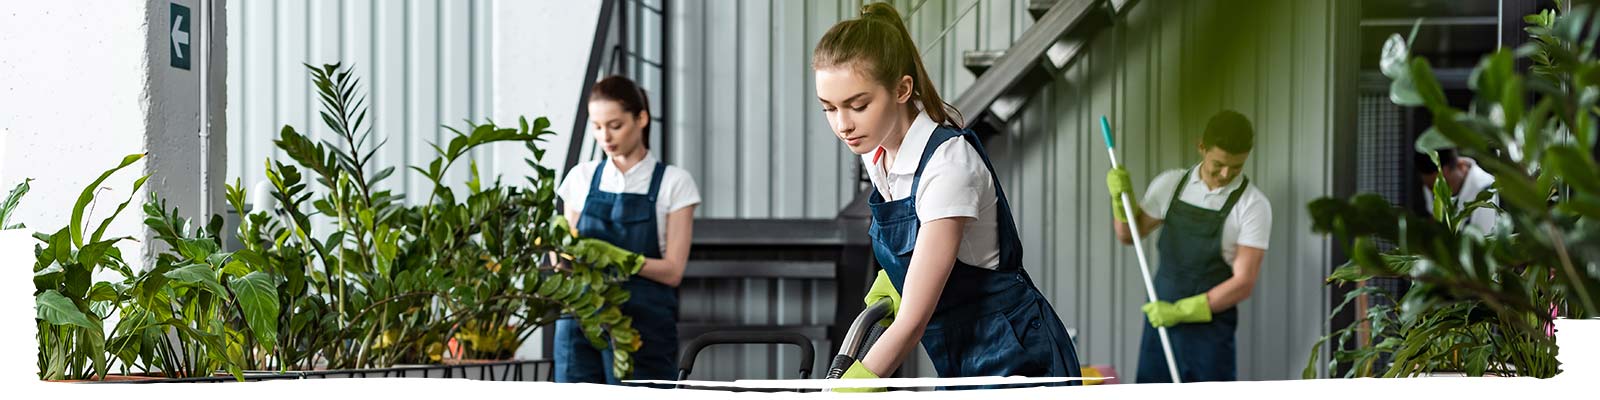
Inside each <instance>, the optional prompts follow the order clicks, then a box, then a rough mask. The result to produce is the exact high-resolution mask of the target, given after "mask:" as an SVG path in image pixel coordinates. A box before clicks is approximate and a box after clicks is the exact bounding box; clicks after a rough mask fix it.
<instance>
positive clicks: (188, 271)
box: [162, 264, 228, 296]
mask: <svg viewBox="0 0 1600 400" xmlns="http://www.w3.org/2000/svg"><path fill="white" fill-rule="evenodd" d="M162 275H164V276H166V277H167V278H168V279H172V280H174V281H178V282H183V283H187V284H192V285H197V286H200V287H203V288H205V289H206V290H210V291H211V293H214V294H217V295H219V296H220V295H226V294H227V293H228V291H227V290H224V289H223V288H222V284H220V283H217V275H216V272H213V271H212V270H211V266H209V265H205V264H188V265H184V266H182V267H178V268H174V269H173V270H171V271H167V273H165V274H162Z"/></svg>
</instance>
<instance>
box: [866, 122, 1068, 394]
mask: <svg viewBox="0 0 1600 400" xmlns="http://www.w3.org/2000/svg"><path fill="white" fill-rule="evenodd" d="M956 137H961V138H963V139H965V140H966V141H967V142H968V143H971V144H972V147H973V148H975V149H977V150H978V154H979V155H981V156H982V157H983V162H984V166H985V167H987V168H988V169H989V176H990V178H992V179H993V180H994V190H995V196H996V197H997V198H998V201H999V206H1000V209H999V210H998V213H997V215H998V216H999V217H1000V220H999V221H998V226H999V229H1000V235H999V236H1000V237H999V242H1000V265H999V266H998V267H997V268H996V269H994V270H990V269H986V268H980V267H976V266H972V265H967V264H964V263H962V262H961V261H960V260H956V264H955V266H953V267H952V268H951V270H950V279H949V280H948V281H946V282H945V286H944V291H943V293H941V294H940V295H939V302H938V304H937V305H936V306H935V307H934V311H933V318H932V319H931V320H930V321H928V327H927V330H926V331H924V332H923V334H922V348H923V349H924V350H927V352H928V357H929V358H931V359H932V360H931V361H932V362H933V367H934V369H935V370H936V371H937V372H938V373H939V376H940V377H969V376H1012V375H1022V376H1028V377H1076V376H1081V375H1080V373H1079V372H1078V356H1077V352H1076V350H1074V349H1073V344H1072V339H1071V337H1070V336H1068V335H1067V329H1066V327H1065V326H1063V325H1062V323H1061V320H1060V319H1059V317H1057V316H1056V312H1055V309H1053V308H1051V307H1050V302H1049V301H1047V300H1046V299H1045V297H1044V295H1042V294H1040V293H1039V290H1038V289H1037V288H1035V287H1034V285H1033V281H1032V280H1031V279H1029V278H1028V273H1027V272H1026V271H1024V270H1023V269H1022V241H1021V239H1019V238H1018V236H1017V227H1016V224H1015V223H1014V222H1013V221H1012V216H1011V206H1010V204H1008V203H1007V201H1006V195H1005V191H1004V190H1002V189H1001V188H1000V179H999V177H998V176H996V175H995V173H994V166H993V165H992V164H991V163H990V162H989V154H988V152H986V151H984V149H983V145H982V144H981V143H979V141H978V138H977V136H975V135H973V134H972V132H971V131H966V130H956V129H954V128H950V127H943V126H941V127H939V128H938V129H935V130H934V131H933V137H931V138H929V139H928V144H927V147H925V148H924V149H923V150H922V158H921V160H920V161H918V165H917V172H916V175H915V177H914V178H913V179H912V182H911V193H912V195H911V196H908V197H906V198H904V199H900V200H895V201H885V200H884V198H883V195H882V194H880V193H878V191H877V190H873V191H872V197H871V199H870V200H869V201H868V206H869V207H871V209H872V225H871V226H870V227H869V228H868V234H869V235H871V236H872V253H873V255H874V256H876V258H877V260H878V264H880V265H881V266H882V267H883V269H884V271H886V272H887V273H888V275H889V280H890V281H892V282H893V283H894V288H895V290H897V291H902V292H903V291H904V290H905V279H906V269H907V268H909V267H910V266H911V254H912V251H913V250H915V247H916V243H917V230H918V229H919V228H921V226H922V223H921V220H920V219H918V218H917V207H916V195H915V193H917V188H918V186H919V185H920V184H921V182H922V171H923V169H924V168H926V167H927V165H928V159H929V158H930V157H932V156H933V151H934V150H935V149H938V148H939V146H940V145H941V144H943V143H945V142H946V141H948V140H950V139H953V138H956ZM1068 384H1069V385H1077V382H1070V383H1068ZM986 388H992V387H986Z"/></svg>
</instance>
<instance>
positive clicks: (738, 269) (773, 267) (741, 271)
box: [683, 260, 838, 279]
mask: <svg viewBox="0 0 1600 400" xmlns="http://www.w3.org/2000/svg"><path fill="white" fill-rule="evenodd" d="M837 273H838V268H836V265H835V263H833V262H827V261H775V260H755V261H745V260H689V265H688V266H686V267H685V268H684V271H683V277H684V278H693V279H716V278H770V279H777V278H787V279H833V278H834V277H835V276H837Z"/></svg>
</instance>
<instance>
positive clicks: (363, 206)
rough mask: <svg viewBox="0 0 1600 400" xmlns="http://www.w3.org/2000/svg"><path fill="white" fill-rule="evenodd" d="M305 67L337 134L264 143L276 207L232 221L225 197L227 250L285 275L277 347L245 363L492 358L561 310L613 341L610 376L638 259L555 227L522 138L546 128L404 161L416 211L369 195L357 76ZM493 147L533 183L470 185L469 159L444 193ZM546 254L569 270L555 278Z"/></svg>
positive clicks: (487, 130)
mask: <svg viewBox="0 0 1600 400" xmlns="http://www.w3.org/2000/svg"><path fill="white" fill-rule="evenodd" d="M308 68H309V69H310V70H311V74H312V78H313V81H314V82H315V84H316V86H317V89H318V92H319V93H320V95H321V99H322V106H323V112H322V114H321V115H322V119H323V121H324V122H325V123H326V124H327V125H328V127H329V128H330V130H331V131H333V132H334V133H335V134H336V135H337V137H338V138H339V139H340V141H339V142H337V143H336V142H326V141H325V142H322V143H317V142H313V141H312V140H311V139H309V138H307V137H305V136H304V135H302V134H300V133H299V132H297V131H296V130H295V129H294V128H292V127H288V126H285V127H284V129H283V130H282V131H281V132H280V136H279V139H278V140H277V141H276V143H277V145H278V147H279V148H280V149H282V150H284V152H285V154H287V155H288V156H289V157H290V158H291V159H292V160H293V161H294V163H293V164H284V163H281V162H269V165H268V168H267V176H268V178H269V179H270V180H271V181H272V189H271V191H272V193H271V196H272V197H273V198H274V199H276V200H277V202H278V203H279V204H280V207H279V208H278V209H275V210H273V211H271V212H268V211H266V210H257V211H255V212H254V213H246V212H244V204H243V199H244V198H245V196H246V193H245V191H244V190H243V189H242V188H241V187H240V186H238V185H234V186H232V187H230V188H229V190H228V192H229V195H228V197H229V202H230V204H232V205H233V207H234V208H235V209H237V210H239V211H241V215H244V216H245V218H244V221H243V222H241V224H240V227H239V230H238V235H239V238H240V241H241V242H242V243H244V245H243V246H244V248H242V249H240V250H239V251H237V252H236V255H238V256H239V258H241V259H242V260H244V262H245V263H247V264H259V265H260V266H261V267H260V269H263V270H273V271H280V274H282V275H283V276H284V277H285V278H284V279H283V280H281V281H279V284H280V286H279V287H278V293H279V305H280V306H281V307H283V309H284V310H289V311H288V312H285V313H283V314H280V316H279V322H280V326H284V327H285V328H284V329H283V332H282V336H283V337H284V338H286V339H287V340H288V342H286V343H285V345H284V346H280V348H279V349H278V351H277V353H278V354H273V355H271V356H272V357H265V356H266V355H267V354H262V355H263V357H260V358H259V361H266V360H267V359H269V358H270V359H273V360H277V361H278V363H279V364H278V366H279V367H280V368H282V367H286V366H288V365H297V366H299V367H301V368H308V367H312V366H314V360H316V359H317V358H318V357H321V358H322V359H323V360H325V361H326V362H327V365H328V366H329V367H330V368H361V367H382V366H388V365H393V364H395V363H424V362H433V361H437V360H440V359H441V358H443V357H444V353H445V352H446V349H447V347H448V346H447V344H448V343H449V342H450V341H451V340H452V339H456V342H457V343H461V344H464V345H465V346H463V351H465V352H468V353H470V354H452V355H453V356H455V357H462V356H474V357H476V356H502V357H503V356H509V355H510V351H512V350H514V349H515V348H516V346H517V345H519V344H520V343H521V342H522V341H523V340H525V339H526V338H527V336H528V335H529V334H530V333H531V332H532V330H533V328H535V327H538V326H541V325H546V324H548V323H550V322H552V321H554V317H555V316H557V315H559V313H560V312H563V311H566V312H573V313H574V314H575V315H577V316H578V317H579V319H580V321H581V322H582V324H583V325H584V327H585V333H586V334H587V335H588V336H589V339H590V340H591V342H592V343H593V344H595V345H596V346H597V347H600V346H604V345H606V344H608V342H609V343H612V344H615V346H613V349H614V350H613V351H614V352H615V354H614V355H615V356H616V358H617V359H618V360H619V362H617V363H616V367H617V372H618V374H619V375H626V374H627V372H628V371H630V370H631V364H630V363H628V362H627V360H629V354H631V352H632V351H633V350H636V349H637V348H638V346H639V345H640V343H642V342H641V341H639V339H638V337H637V332H636V331H634V330H633V329H632V328H631V321H630V320H628V319H627V318H626V317H624V316H622V315H621V312H620V308H619V307H620V305H621V303H622V302H624V301H626V299H627V292H626V291H625V290H623V289H622V288H621V287H620V285H618V283H619V282H620V281H622V280H625V279H627V277H629V276H631V275H632V274H634V273H637V272H638V269H639V268H641V267H642V265H643V259H642V258H641V257H639V256H638V255H633V254H627V253H625V252H619V250H617V249H615V248H614V247H611V246H609V245H605V244H604V243H603V242H597V241H592V240H587V239H581V238H577V237H574V235H573V234H572V232H571V231H570V229H568V228H566V224H565V222H564V220H563V219H562V218H561V217H560V216H559V215H558V214H559V213H556V212H555V207H554V204H555V203H554V201H555V198H554V172H553V171H551V170H550V169H548V168H545V167H543V166H540V165H539V164H538V161H539V160H540V159H541V158H542V157H543V155H544V150H543V149H541V148H539V147H538V145H537V143H539V142H542V141H543V140H544V139H543V138H544V137H545V136H547V135H550V134H552V132H550V131H549V130H548V127H549V122H548V121H546V120H545V119H543V118H540V119H537V120H535V121H533V122H532V123H531V124H530V123H529V122H528V121H527V120H525V119H524V120H522V121H520V123H519V124H518V126H517V127H515V128H508V127H500V126H497V125H495V124H494V123H493V122H490V123H487V124H482V125H476V124H469V126H468V127H467V129H466V130H464V131H458V130H455V129H451V131H452V132H453V133H454V136H453V137H452V138H451V139H450V140H449V141H447V142H445V143H440V144H437V145H435V146H434V150H435V154H436V158H435V159H434V160H433V161H432V162H430V163H428V164H427V165H425V166H413V167H411V170H413V171H415V172H417V173H419V174H421V175H423V176H424V177H426V178H428V180H429V181H430V182H431V183H433V189H432V190H431V191H429V192H428V194H427V198H426V200H425V201H423V202H422V203H421V204H420V205H417V206H407V205H405V204H404V203H403V201H404V199H403V198H402V196H399V195H394V194H392V193H390V192H388V191H385V190H381V189H378V188H380V187H382V185H381V183H382V181H383V180H384V179H386V178H387V177H389V176H390V175H391V174H392V173H393V172H394V170H395V169H394V168H393V167H388V168H383V169H381V170H379V169H377V168H376V167H375V166H374V165H372V163H371V161H372V159H373V157H374V155H375V154H376V152H377V149H378V147H380V146H382V143H377V144H370V142H371V139H370V137H371V131H370V128H368V127H366V126H365V125H364V121H365V119H366V115H367V114H366V109H365V108H364V98H363V97H361V96H360V94H359V93H358V92H359V83H358V81H357V80H356V79H355V78H354V77H352V76H350V73H349V72H348V71H347V70H345V69H343V68H341V67H340V66H339V65H325V66H322V67H320V68H319V67H311V66H308ZM502 142H520V143H522V144H523V145H524V146H525V147H526V148H527V149H528V150H529V152H530V153H531V155H532V156H533V158H532V159H529V160H527V163H528V164H529V165H530V166H532V167H533V168H534V169H535V170H536V171H537V176H534V177H529V178H528V186H527V187H516V186H507V185H502V184H501V183H500V181H499V180H498V179H497V180H495V181H494V182H493V183H492V184H489V185H487V186H486V185H485V182H483V180H482V179H481V177H480V176H479V174H478V173H477V167H476V165H475V164H473V165H468V167H469V168H470V172H471V174H470V176H471V177H470V180H469V181H468V182H467V188H468V192H467V193H459V194H458V193H456V192H455V191H454V190H452V189H451V187H450V186H448V185H446V184H445V182H444V181H445V178H446V176H447V174H448V171H449V170H450V169H451V168H452V167H455V166H457V165H458V164H459V163H460V161H461V160H463V159H464V158H466V156H468V155H470V154H471V152H472V151H473V150H474V149H476V148H479V147H481V146H486V145H489V144H493V143H502ZM469 164H470V163H469ZM374 170H375V171H376V172H372V171H374ZM302 171H308V172H309V173H302ZM369 172H370V173H369ZM309 179H314V180H315V181H316V182H317V184H318V185H319V188H320V191H318V190H313V189H311V188H310V184H309V183H308V182H307V180H309ZM319 216H320V217H325V218H327V219H331V220H332V221H334V222H335V223H336V224H337V226H338V229H336V230H334V231H333V232H331V233H328V234H326V235H325V236H319V235H318V234H317V233H316V232H315V227H314V226H313V225H312V224H311V220H312V218H313V217H319ZM549 254H556V255H558V257H562V258H566V259H567V260H570V261H571V265H572V266H573V268H572V269H571V270H563V271H557V270H556V268H555V265H556V263H554V262H553V260H551V259H550V258H549V257H547V255H549ZM608 336H609V337H608ZM258 354H261V353H258Z"/></svg>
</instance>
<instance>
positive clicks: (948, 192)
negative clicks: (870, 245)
mask: <svg viewBox="0 0 1600 400" xmlns="http://www.w3.org/2000/svg"><path fill="white" fill-rule="evenodd" d="M938 127H939V125H938V124H937V123H935V122H933V119H932V118H929V117H928V114H927V113H919V114H918V115H917V119H916V120H915V121H913V122H912V123H911V128H910V129H909V130H908V131H906V137H905V139H904V140H902V141H901V142H900V152H899V154H898V155H897V156H896V157H895V159H894V165H885V163H886V162H887V161H888V160H887V159H888V157H881V158H880V159H878V160H876V161H874V160H873V159H874V158H875V157H874V155H875V154H876V153H877V152H876V151H874V152H870V153H867V154H863V155H861V163H862V164H864V165H866V167H867V175H868V176H869V177H871V178H872V186H873V187H875V188H877V189H876V190H877V191H878V194H880V195H883V197H884V198H885V199H886V200H888V201H894V200H900V199H904V198H906V197H908V196H911V182H912V181H913V180H914V178H915V177H916V173H917V164H918V162H919V161H921V159H922V151H923V149H924V148H925V146H926V145H927V144H928V140H929V139H930V138H932V136H933V131H934V129H936V128H938ZM996 199H997V198H996V197H995V192H994V180H993V179H991V178H990V176H989V169H988V168H987V167H986V166H984V163H983V157H982V156H980V155H979V154H978V150H977V149H976V148H973V147H972V144H970V143H967V141H966V140H965V139H962V138H960V137H954V138H950V140H949V141H947V142H944V143H943V144H940V145H939V147H938V148H937V149H935V150H934V151H933V157H932V158H930V159H928V166H927V167H925V168H923V171H922V184H921V185H920V186H918V189H917V199H916V207H917V219H918V220H921V221H922V223H923V224H926V223H929V222H932V221H934V220H938V219H943V218H951V217H967V218H973V220H970V221H967V224H966V227H965V229H963V230H962V234H961V245H960V247H959V248H958V249H957V250H956V259H957V260H960V261H961V262H962V263H965V264H967V265H973V266H978V267H981V268H988V269H995V268H998V267H999V266H1000V242H999V235H1000V232H999V231H998V230H997V226H998V223H999V219H998V216H997V214H996V213H997V212H998V211H999V207H997V205H998V204H999V203H998V202H997V201H996Z"/></svg>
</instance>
